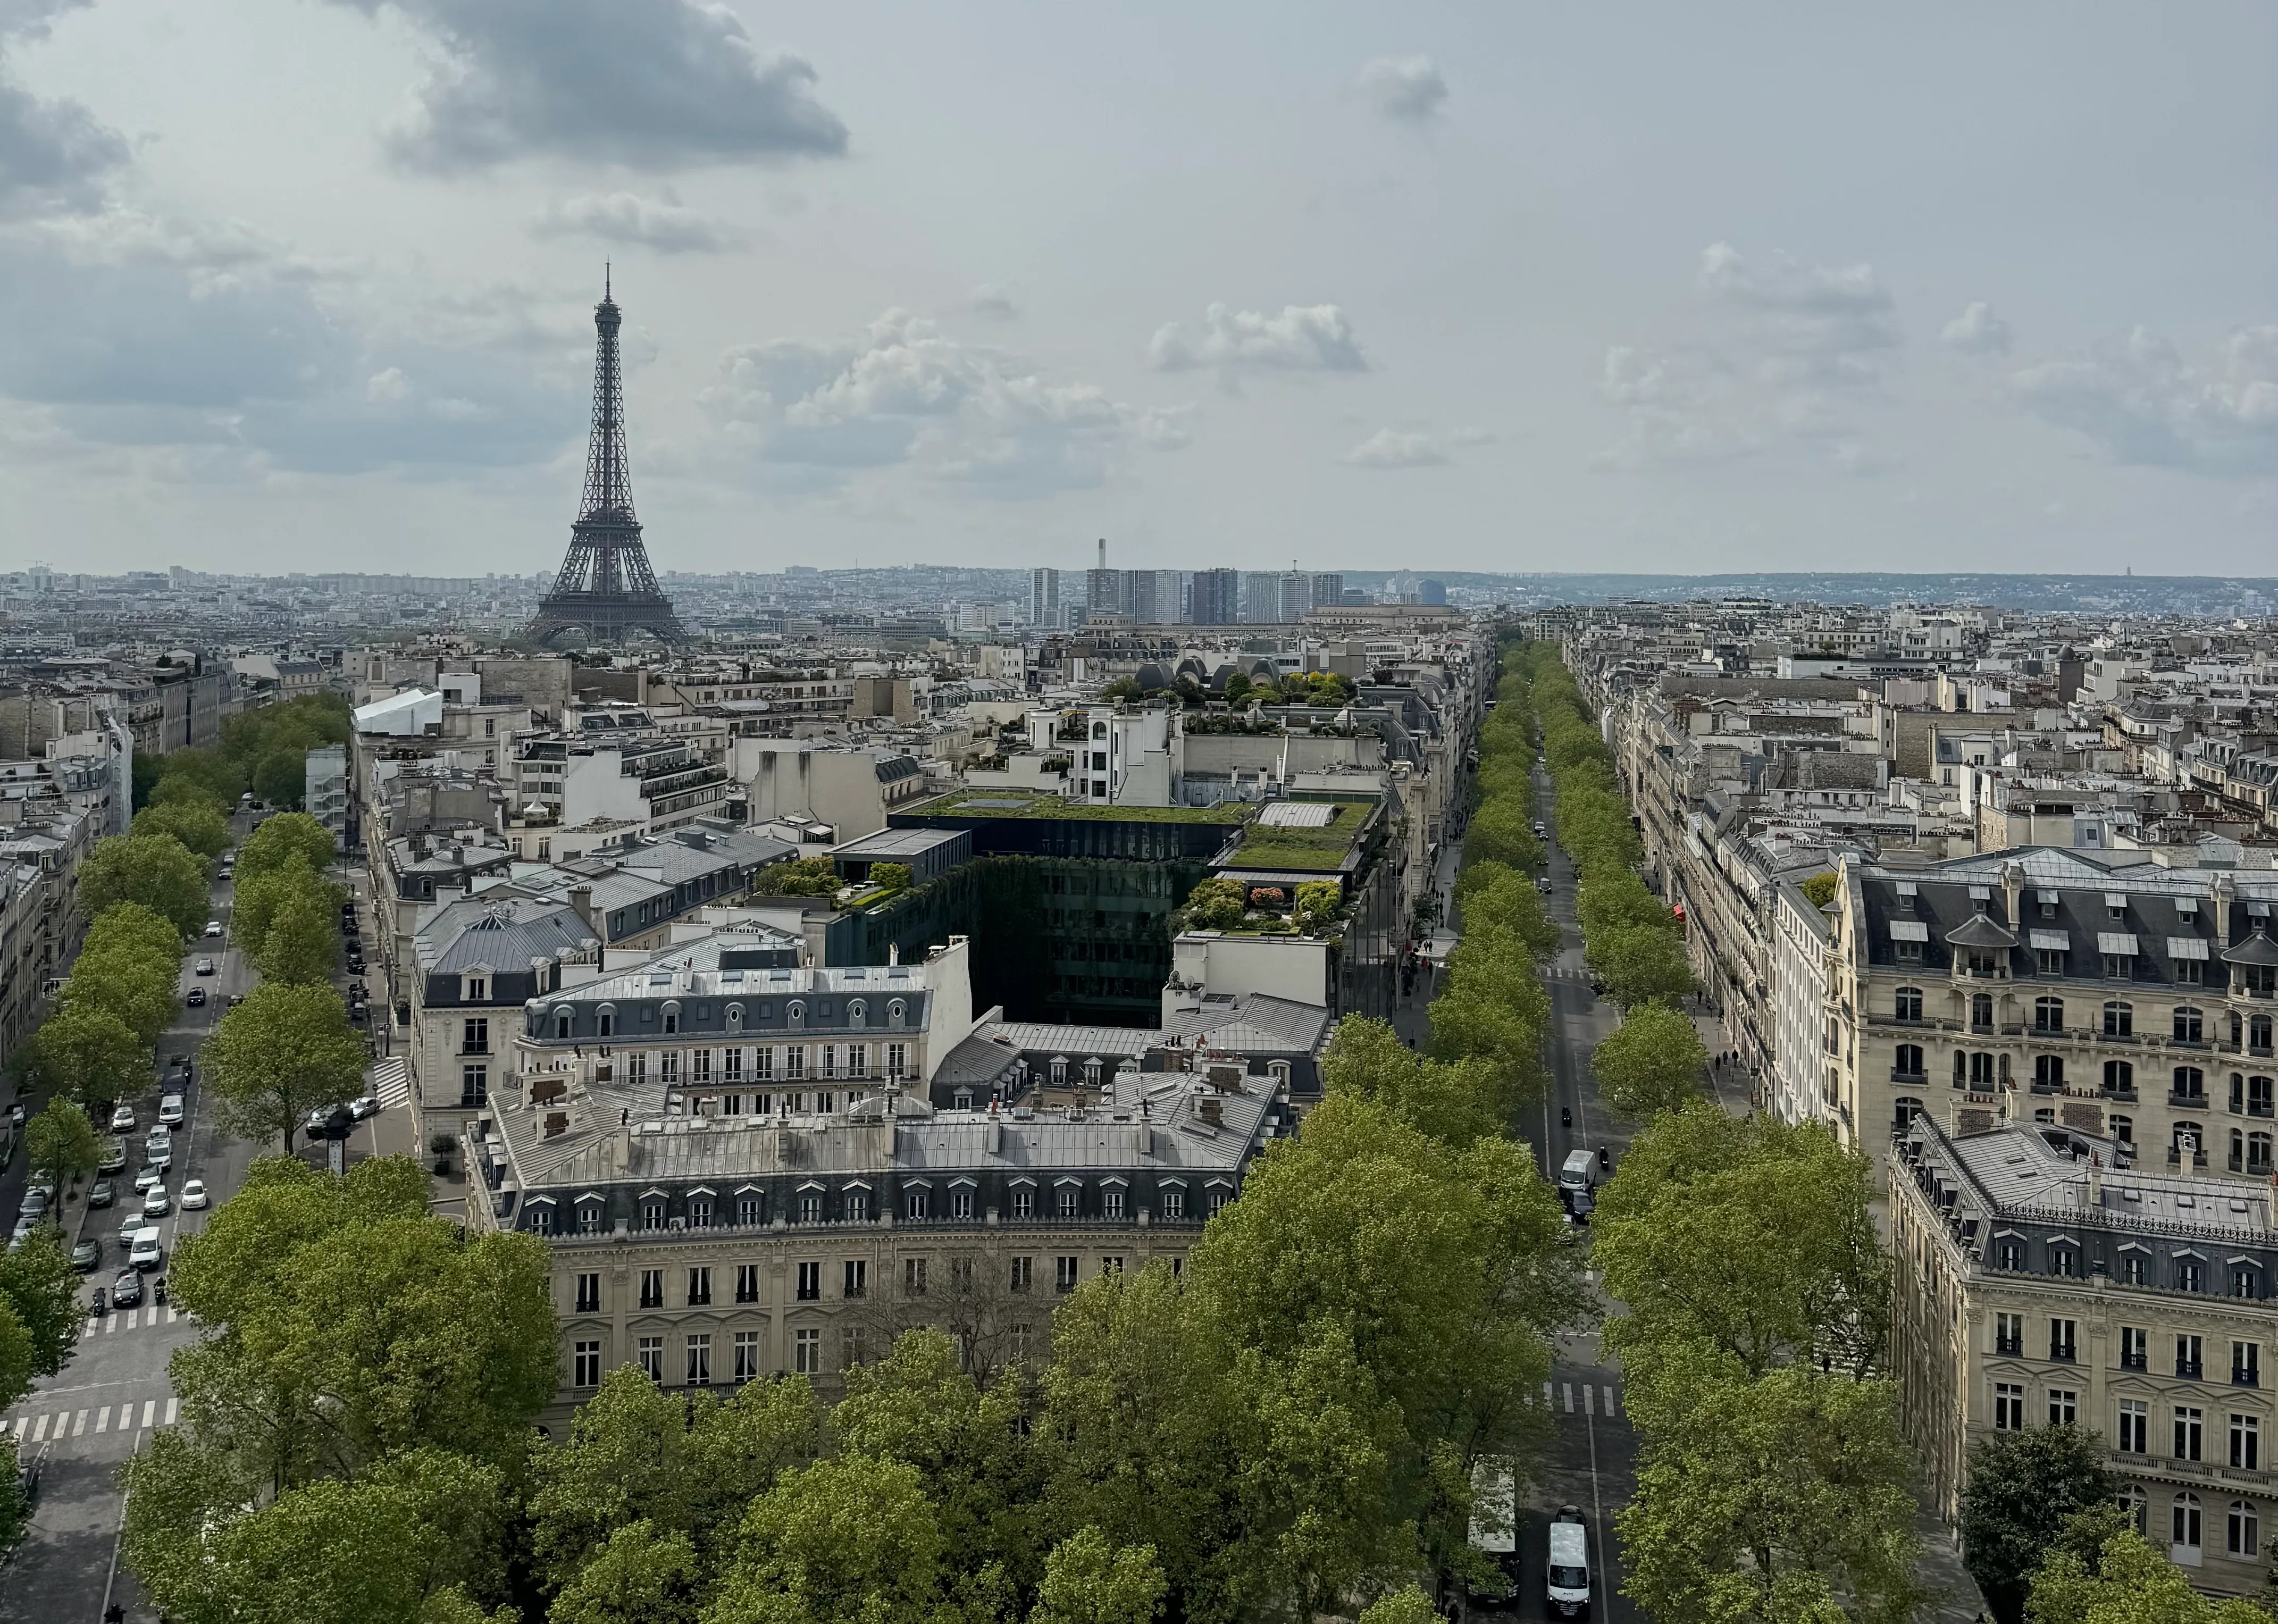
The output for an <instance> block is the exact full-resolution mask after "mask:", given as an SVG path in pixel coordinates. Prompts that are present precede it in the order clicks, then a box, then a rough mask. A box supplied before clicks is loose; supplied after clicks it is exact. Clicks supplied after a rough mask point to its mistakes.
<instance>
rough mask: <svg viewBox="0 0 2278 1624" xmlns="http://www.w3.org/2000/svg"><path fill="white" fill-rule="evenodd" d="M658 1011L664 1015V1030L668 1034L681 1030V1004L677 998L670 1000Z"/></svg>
mask: <svg viewBox="0 0 2278 1624" xmlns="http://www.w3.org/2000/svg"><path fill="white" fill-rule="evenodd" d="M658 1013H659V1014H660V1015H662V1016H663V1017H664V1030H665V1031H666V1033H667V1034H668V1035H669V1034H670V1033H673V1032H677V1031H678V1030H680V1005H679V1003H678V1002H677V1000H671V1001H668V1002H667V1003H666V1004H665V1006H664V1007H663V1008H662V1009H661V1010H660V1011H659V1012H658Z"/></svg>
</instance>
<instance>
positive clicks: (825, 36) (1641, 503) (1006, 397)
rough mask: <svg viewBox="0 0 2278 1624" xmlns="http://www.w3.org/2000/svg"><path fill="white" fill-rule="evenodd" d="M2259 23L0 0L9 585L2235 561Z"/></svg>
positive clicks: (2259, 371) (2001, 15)
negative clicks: (618, 485) (621, 391)
mask: <svg viewBox="0 0 2278 1624" xmlns="http://www.w3.org/2000/svg"><path fill="white" fill-rule="evenodd" d="M2274 205H2278V10H2274V8H2272V7H2270V6H2268V5H2267V4H2260V3H2259V0H2256V3H2253V4H2246V3H2241V4H2217V3H2213V0H2209V3H2201V4H2190V5H2188V6H2160V7H2145V6H2143V5H2141V4H2129V5H2120V4H2108V5H2095V4H2076V3H2073V0H2066V3H2064V4H2043V5H2031V4H2017V5H2010V6H2003V7H1983V6H1977V5H1968V6H1964V5H1951V6H1939V5H1935V4H1918V5H1909V6H1892V7H1882V8H1872V9H1870V8H1863V7H1827V8H1822V7H1800V6H1795V5H1792V4H1783V5H1777V6H1773V5H1764V6H1750V5H1744V4H1715V5H1708V6H1703V5H1700V4H1635V5H1626V6H1618V7H1614V6H1582V5H1560V6H1552V5H1533V4H1487V3H1486V0H1478V3H1475V4H1467V5H1433V4H1416V3H1414V0H1410V3H1409V4H1398V5H1393V4H1385V5H1380V6H1359V5H1322V4H1266V3H1263V0H1252V3H1251V4H1236V5H1228V4H1225V3H1224V0H1219V3H1218V4H1210V5H1206V6H1205V5H1199V4H1182V3H1181V0H1150V4H1146V5H1126V6H1120V7H1108V6H1100V5H1068V4H1041V3H1040V4H988V3H986V0H978V3H975V4H959V5H944V4H925V5H915V4H912V5H905V6H889V5H880V4H863V3H862V0H837V4H830V5H761V4H753V3H751V0H734V3H733V4H693V3H692V0H201V3H200V4H195V5H185V4H181V0H91V3H82V4H74V3H73V0H0V299H4V316H0V503H4V506H5V511H6V512H7V514H8V516H9V522H8V526H7V530H6V532H0V567H20V566H21V565H23V564H25V563H29V562H32V561H34V560H35V559H44V560H46V561H47V562H50V563H54V564H56V565H57V566H58V567H60V568H65V569H73V568H76V569H83V570H116V569H122V568H150V567H161V566H164V565H166V564H169V563H185V564H190V565H193V566H198V567H212V568H237V569H245V570H259V571H281V570H287V569H308V570H316V569H348V570H406V571H421V572H427V571H433V572H442V573H452V574H458V573H467V572H481V571H493V570H495V571H533V570H549V569H551V568H553V567H554V565H555V564H556V563H558V562H559V559H560V556H561V554H562V550H563V547H564V544H565V542H566V540H567V536H568V529H569V520H570V518H571V517H573V513H574V509H575V507H576V502H577V489H578V476H579V471H580V469H579V464H580V463H581V460H582V458H583V455H584V447H585V424H586V417H587V410H588V394H589V390H590V387H591V365H592V304H593V303H594V301H595V300H596V299H597V298H598V296H599V295H600V281H601V266H602V262H603V260H604V259H613V260H614V261H615V267H616V269H615V286H616V295H617V298H618V302H619V303H621V304H622V305H623V309H624V311H625V318H626V326H625V339H626V351H627V363H628V379H627V395H628V402H629V411H630V417H631V430H632V433H631V439H632V456H633V478H634V490H635V494H636V497H637V499H638V504H639V507H640V511H641V515H642V517H643V519H644V520H645V522H646V525H647V532H648V540H649V548H650V552H651V555H652V556H653V557H654V560H655V562H656V564H657V566H658V568H659V569H661V570H669V569H692V570H711V569H755V570H775V569H780V568H781V567H783V566H784V564H786V563H813V564H818V565H825V566H828V565H832V564H837V563H853V562H860V563H865V564H880V563H904V562H965V563H996V564H1030V563H1057V564H1060V565H1063V566H1067V567H1081V566H1082V565H1084V564H1087V563H1089V562H1090V561H1091V560H1090V551H1091V548H1090V544H1091V541H1092V540H1093V538H1095V537H1098V536H1105V537H1107V538H1108V539H1109V544H1110V553H1111V559H1112V562H1115V563H1122V564H1126V565H1131V566H1137V565H1141V564H1161V565H1177V566H1182V567H1186V568H1197V567H1203V566H1207V565H1212V564H1219V563H1230V564H1237V565H1242V566H1245V567H1257V568H1267V567H1280V566H1281V565H1283V564H1284V563H1285V562H1286V561H1288V560H1289V559H1291V558H1293V557H1295V558H1298V559H1300V560H1302V561H1303V563H1305V564H1306V565H1308V566H1309V567H1320V568H1330V567H1336V566H1352V567H1360V566H1369V565H1376V566H1384V567H1413V566H1438V567H1441V568H1446V569H1479V570H1560V569H1583V570H1640V571H1684V570H1754V569H1768V570H1782V569H1851V568H1855V569H1871V570H1888V569H1903V568H1906V567H1907V566H1909V565H1912V564H1915V563H1919V564H1921V565H1923V566H1925V567H1937V568H1942V569H1945V568H1954V569H1994V570H2033V571H2112V572H2115V573H2116V572H2118V571H2121V570H2122V569H2123V568H2125V567H2128V566H2130V565H2132V566H2134V567H2135V568H2137V570H2139V571H2144V572H2147V573H2206V572H2222V571H2252V572H2255V573H2260V574H2278V206H2274Z"/></svg>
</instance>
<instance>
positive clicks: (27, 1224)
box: [8, 1214, 40, 1252]
mask: <svg viewBox="0 0 2278 1624" xmlns="http://www.w3.org/2000/svg"><path fill="white" fill-rule="evenodd" d="M39 1227H40V1221H39V1219H38V1218H36V1217H34V1216H33V1215H31V1214H25V1215H24V1216H23V1217H21V1218H19V1219H17V1220H16V1232H15V1233H14V1234H13V1235H11V1236H10V1237H8V1250H9V1251H11V1252H13V1251H15V1250H16V1248H17V1247H19V1246H20V1245H23V1244H24V1242H25V1240H26V1239H27V1237H29V1236H30V1235H31V1233H32V1231H33V1230H34V1229H38V1228H39Z"/></svg>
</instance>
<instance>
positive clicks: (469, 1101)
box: [459, 1066, 491, 1106]
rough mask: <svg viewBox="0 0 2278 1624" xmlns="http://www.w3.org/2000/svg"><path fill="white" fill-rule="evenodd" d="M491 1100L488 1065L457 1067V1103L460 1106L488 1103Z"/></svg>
mask: <svg viewBox="0 0 2278 1624" xmlns="http://www.w3.org/2000/svg"><path fill="white" fill-rule="evenodd" d="M490 1102H491V1069H490V1068H489V1067H488V1066H462V1067H460V1068H459V1103H460V1105H462V1106H479V1105H488V1104H489V1103H490Z"/></svg>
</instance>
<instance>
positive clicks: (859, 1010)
mask: <svg viewBox="0 0 2278 1624" xmlns="http://www.w3.org/2000/svg"><path fill="white" fill-rule="evenodd" d="M869 1014H870V1007H869V1005H868V1004H866V1003H864V1002H863V1001H862V1000H860V999H859V998H850V999H848V1000H846V1024H847V1025H849V1026H856V1027H859V1026H860V1025H861V1024H862V1023H863V1022H864V1021H866V1020H867V1019H868V1018H869Z"/></svg>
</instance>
